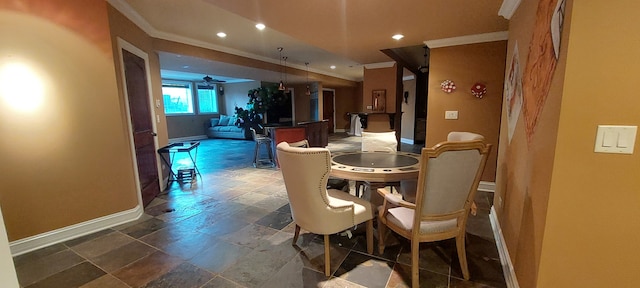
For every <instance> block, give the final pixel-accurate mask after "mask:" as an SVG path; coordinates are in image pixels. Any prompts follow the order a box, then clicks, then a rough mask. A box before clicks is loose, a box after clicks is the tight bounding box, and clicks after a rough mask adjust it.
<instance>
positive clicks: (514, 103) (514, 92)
mask: <svg viewBox="0 0 640 288" xmlns="http://www.w3.org/2000/svg"><path fill="white" fill-rule="evenodd" d="M519 54H520V53H518V42H517V41H516V44H515V47H514V48H513V55H512V56H511V64H510V65H509V72H508V74H507V80H506V81H504V93H505V97H506V101H505V103H506V105H507V121H508V122H507V126H508V136H509V143H511V138H512V137H513V131H514V130H515V128H516V124H517V123H518V118H519V117H520V110H521V109H522V75H521V74H520V55H519Z"/></svg>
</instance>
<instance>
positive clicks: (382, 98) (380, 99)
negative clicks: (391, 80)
mask: <svg viewBox="0 0 640 288" xmlns="http://www.w3.org/2000/svg"><path fill="white" fill-rule="evenodd" d="M372 94H373V96H372V99H371V103H372V110H373V111H374V112H385V110H386V101H387V90H373V93H372Z"/></svg>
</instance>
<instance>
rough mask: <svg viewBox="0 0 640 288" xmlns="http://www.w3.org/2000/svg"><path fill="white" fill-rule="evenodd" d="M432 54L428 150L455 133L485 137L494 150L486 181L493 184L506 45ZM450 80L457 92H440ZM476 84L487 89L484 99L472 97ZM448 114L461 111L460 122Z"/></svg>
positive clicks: (499, 43)
mask: <svg viewBox="0 0 640 288" xmlns="http://www.w3.org/2000/svg"><path fill="white" fill-rule="evenodd" d="M430 53H431V56H430V61H429V67H430V68H429V86H428V87H429V88H428V89H429V93H428V95H429V96H428V104H427V109H428V110H427V139H426V145H425V146H426V147H431V146H433V145H435V144H437V143H439V142H442V141H445V140H446V139H447V134H448V133H449V132H451V131H468V132H474V133H478V134H481V135H484V137H485V139H486V141H487V142H488V143H491V144H493V145H494V147H493V148H492V151H491V154H490V155H489V159H488V160H487V166H486V167H485V171H484V174H483V176H482V180H483V181H490V182H493V181H494V180H495V174H496V159H497V155H498V153H497V151H498V150H497V149H498V148H497V144H498V135H499V132H500V114H501V109H502V90H503V83H504V69H505V68H504V67H505V66H504V65H505V64H504V63H505V57H506V41H497V42H488V43H480V44H471V45H460V46H452V47H444V48H435V49H431V52H430ZM447 79H448V80H452V81H453V82H454V83H455V84H456V87H457V88H456V90H455V91H453V92H452V93H445V92H444V91H442V89H440V83H442V81H444V80H447ZM476 82H480V83H483V84H485V85H486V86H487V94H486V95H485V96H484V97H483V98H482V99H479V98H476V97H475V96H473V94H471V87H472V86H473V84H475V83H476ZM445 111H458V119H457V120H447V119H444V114H445Z"/></svg>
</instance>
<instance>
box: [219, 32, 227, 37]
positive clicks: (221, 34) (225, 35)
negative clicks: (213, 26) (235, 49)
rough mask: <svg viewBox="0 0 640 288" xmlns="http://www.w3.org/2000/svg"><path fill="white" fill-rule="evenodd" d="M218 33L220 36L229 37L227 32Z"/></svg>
mask: <svg viewBox="0 0 640 288" xmlns="http://www.w3.org/2000/svg"><path fill="white" fill-rule="evenodd" d="M216 35H218V37H220V38H224V37H227V33H224V32H218V34H216Z"/></svg>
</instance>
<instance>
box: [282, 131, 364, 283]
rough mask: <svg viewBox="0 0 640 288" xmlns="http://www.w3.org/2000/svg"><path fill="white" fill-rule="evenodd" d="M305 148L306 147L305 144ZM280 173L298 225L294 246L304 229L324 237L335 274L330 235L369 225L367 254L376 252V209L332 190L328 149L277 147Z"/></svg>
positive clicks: (327, 269) (327, 272)
mask: <svg viewBox="0 0 640 288" xmlns="http://www.w3.org/2000/svg"><path fill="white" fill-rule="evenodd" d="M303 146H304V145H303ZM276 150H277V151H276V153H278V160H279V161H280V171H281V172H282V178H283V179H284V185H285V186H286V189H287V196H288V198H289V206H290V207H291V216H292V218H293V222H295V225H296V227H295V229H296V230H295V233H294V236H293V245H295V244H296V241H297V240H298V235H299V234H300V229H301V228H302V229H304V230H307V231H309V232H311V233H315V234H322V235H324V254H325V256H324V257H325V259H324V260H325V275H326V276H329V275H331V269H330V263H331V257H330V256H329V250H330V249H329V235H330V234H334V233H338V232H341V231H343V230H347V229H349V228H352V227H354V226H355V225H358V224H360V223H363V222H366V223H367V226H366V229H367V230H366V232H367V252H368V253H370V254H371V253H373V208H372V207H371V203H369V202H367V201H366V200H363V199H360V198H358V197H355V196H353V195H350V194H348V193H345V192H343V191H340V190H335V189H328V190H327V188H326V187H327V180H328V179H329V173H330V172H331V155H330V153H329V150H328V149H326V148H300V147H292V146H290V145H289V143H287V142H280V144H278V146H276Z"/></svg>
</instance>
